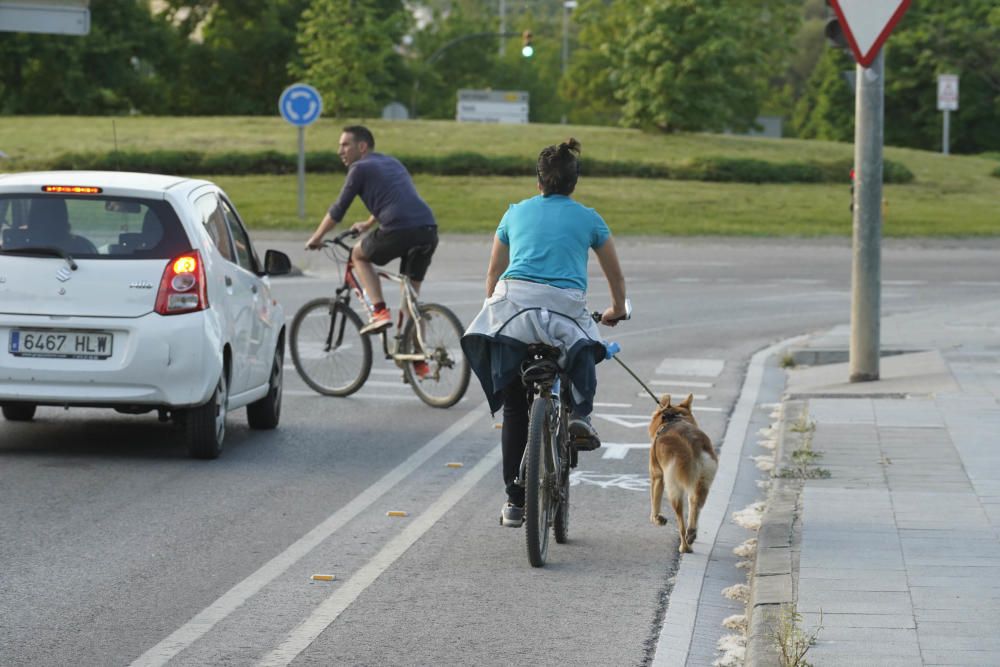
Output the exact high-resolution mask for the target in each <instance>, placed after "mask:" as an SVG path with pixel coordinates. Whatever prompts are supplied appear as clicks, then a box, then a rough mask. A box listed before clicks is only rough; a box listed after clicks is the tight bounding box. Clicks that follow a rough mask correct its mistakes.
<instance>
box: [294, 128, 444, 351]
mask: <svg viewBox="0 0 1000 667" xmlns="http://www.w3.org/2000/svg"><path fill="white" fill-rule="evenodd" d="M374 151H375V137H374V136H372V133H371V131H370V130H369V129H368V128H366V127H364V126H362V125H349V126H348V127H345V128H344V129H343V132H342V133H341V135H340V145H339V148H338V151H337V154H338V155H340V159H341V160H342V161H343V163H344V165H346V166H347V178H345V179H344V186H343V188H341V190H340V195H339V196H338V197H337V201H335V202H334V203H333V205H331V206H330V210H329V211H327V213H326V215H325V216H323V220H322V221H320V223H319V226H318V227H317V228H316V231H315V232H313V235H312V236H310V237H309V240H308V241H306V248H307V249H309V250H316V249H318V248H321V247H322V246H323V236H324V235H325V234H326V233H327V232H329V231H330V230H331V229H333V228H334V227H335V226H336V225H337V224H339V223H340V222H341V220H343V219H344V215H345V214H346V213H347V209H348V208H349V207H350V205H351V202H352V201H353V200H354V197H355V196H359V197H361V201H362V202H363V203H364V205H365V206H366V207H367V208H368V211H369V212H370V213H371V215H370V216H369V217H368V219H367V220H365V221H364V222H356V223H354V224H353V225H351V230H352V231H354V232H356V233H358V234H364V236H363V237H362V238H361V242H360V243H358V244H357V245H355V246H354V249H353V250H352V251H351V259H352V260H353V262H354V267H355V269H356V271H357V275H358V279H359V280H360V281H361V286H362V287H364V289H365V292H366V293H367V294H368V297H369V298H370V299H371V301H372V315H371V318H370V319H369V321H368V324H367V325H365V326H364V327H363V328H362V329H361V333H363V334H370V333H377V332H380V331H383V330H384V329H386V328H387V327H390V326H392V316H391V315H390V313H389V309H388V308H386V305H385V299H384V298H383V296H382V285H381V283H380V281H379V278H378V276H377V275H376V273H375V269H374V268H373V266H372V265H373V264H374V265H378V266H382V265H384V264H386V263H387V262H389V261H391V260H393V259H396V258H397V257H398V258H400V260H401V261H400V267H399V272H400V273H402V274H404V275H407V276H409V278H410V281H411V283H412V284H413V288H414V289H415V290H417V291H419V290H420V284H421V283H422V282H423V280H424V276H425V275H426V274H427V268H428V267H429V266H430V264H431V257H432V256H433V254H434V250H435V248H437V243H438V235H437V222H436V221H435V220H434V213H433V212H431V209H430V207H429V206H428V205H427V202H425V201H424V200H423V199H422V198H421V197H420V195H419V194H417V189H416V187H415V186H414V185H413V179H412V178H411V177H410V173H409V172H408V171H407V170H406V167H404V166H403V165H402V163H401V162H400V161H399V160H397V159H396V158H394V157H391V156H389V155H384V154H382V153H376V152H374ZM375 223H378V227H377V228H376V229H374V230H372V231H369V230H371V228H372V227H373V226H374V225H375Z"/></svg>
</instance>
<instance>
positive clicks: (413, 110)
mask: <svg viewBox="0 0 1000 667" xmlns="http://www.w3.org/2000/svg"><path fill="white" fill-rule="evenodd" d="M483 37H500V38H501V40H500V43H501V44H503V38H507V37H524V38H526V39H527V40H528V41H529V42H530V40H531V31H530V30H525V31H524V32H523V33H521V32H474V33H472V34H469V35H462V36H461V37H456V38H455V39H453V40H451V41H448V42H445V43H444V44H442V45H441V46H440V47H439V48H438V50H437V51H435V52H434V53H432V54H431V55H430V57H429V58H428V59H427V61H426V62H425V63H424V64H425V65H431V64H433V63H434V62H435V61H436V60H437V59H438V58H440V57H441V56H442V55H443V54H444V52H445V51H447V50H448V49H450V48H451V47H453V46H455V45H456V44H461V43H462V42H467V41H469V40H470V39H481V38H483ZM525 57H526V58H527V57H530V55H529V54H525ZM419 88H420V77H419V76H415V77H413V90H412V91H411V93H410V117H411V118H413V119H414V120H415V119H416V118H417V90H418V89H419Z"/></svg>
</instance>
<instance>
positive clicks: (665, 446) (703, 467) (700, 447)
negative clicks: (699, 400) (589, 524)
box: [649, 394, 719, 553]
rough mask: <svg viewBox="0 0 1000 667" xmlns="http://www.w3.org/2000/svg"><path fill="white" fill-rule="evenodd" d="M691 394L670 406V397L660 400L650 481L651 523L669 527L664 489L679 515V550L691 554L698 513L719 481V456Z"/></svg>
mask: <svg viewBox="0 0 1000 667" xmlns="http://www.w3.org/2000/svg"><path fill="white" fill-rule="evenodd" d="M693 398H694V396H693V395H691V394H688V397H687V398H686V399H684V401H683V402H681V403H678V404H677V405H671V404H670V394H664V395H663V396H662V397H660V404H659V406H657V408H656V412H654V413H653V418H652V420H651V421H650V422H649V437H650V439H651V440H652V443H651V444H650V447H649V481H650V488H649V491H650V501H651V502H652V511H651V513H650V515H649V520H650V521H651V522H652V523H653V524H654V525H657V526H663V525H666V523H667V519H666V517H664V516H663V515H662V514H660V502H661V500H662V499H663V486H664V483H666V487H667V499H668V500H669V501H670V506H671V507H673V509H674V514H675V515H676V516H677V532H678V533H679V534H680V538H681V543H680V546H679V547H678V551H680V552H681V553H690V552H691V551H692V549H691V543H692V542H694V540H695V538H696V537H697V536H698V513H699V512H700V511H701V508H702V507H704V505H705V500H706V499H707V498H708V489H709V487H710V486H711V485H712V480H713V479H715V471H716V469H717V468H718V465H719V457H718V456H716V454H715V449H714V448H713V447H712V441H711V440H710V439H709V437H708V436H707V435H705V433H704V432H703V431H702V430H701V429H700V428H698V422H696V421H695V419H694V415H693V414H691V399H693ZM685 496H687V504H688V512H687V515H688V516H687V524H685V522H684V497H685Z"/></svg>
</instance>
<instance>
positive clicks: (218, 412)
mask: <svg viewBox="0 0 1000 667" xmlns="http://www.w3.org/2000/svg"><path fill="white" fill-rule="evenodd" d="M228 402H229V383H228V382H227V381H226V373H225V371H223V372H222V375H220V376H219V382H218V384H216V385H215V391H213V392H212V395H211V397H209V399H208V401H206V402H205V403H204V404H203V405H199V406H198V407H194V408H188V409H187V410H185V411H184V412H183V413H182V416H183V421H184V430H185V432H186V435H187V442H188V453H189V454H190V455H191V457H192V458H196V459H217V458H219V454H221V453H222V441H223V440H224V439H225V437H226V408H227V404H228Z"/></svg>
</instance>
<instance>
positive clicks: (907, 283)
mask: <svg viewBox="0 0 1000 667" xmlns="http://www.w3.org/2000/svg"><path fill="white" fill-rule="evenodd" d="M882 284H883V285H893V286H894V287H915V286H917V285H926V284H927V281H926V280H883V281H882Z"/></svg>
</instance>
